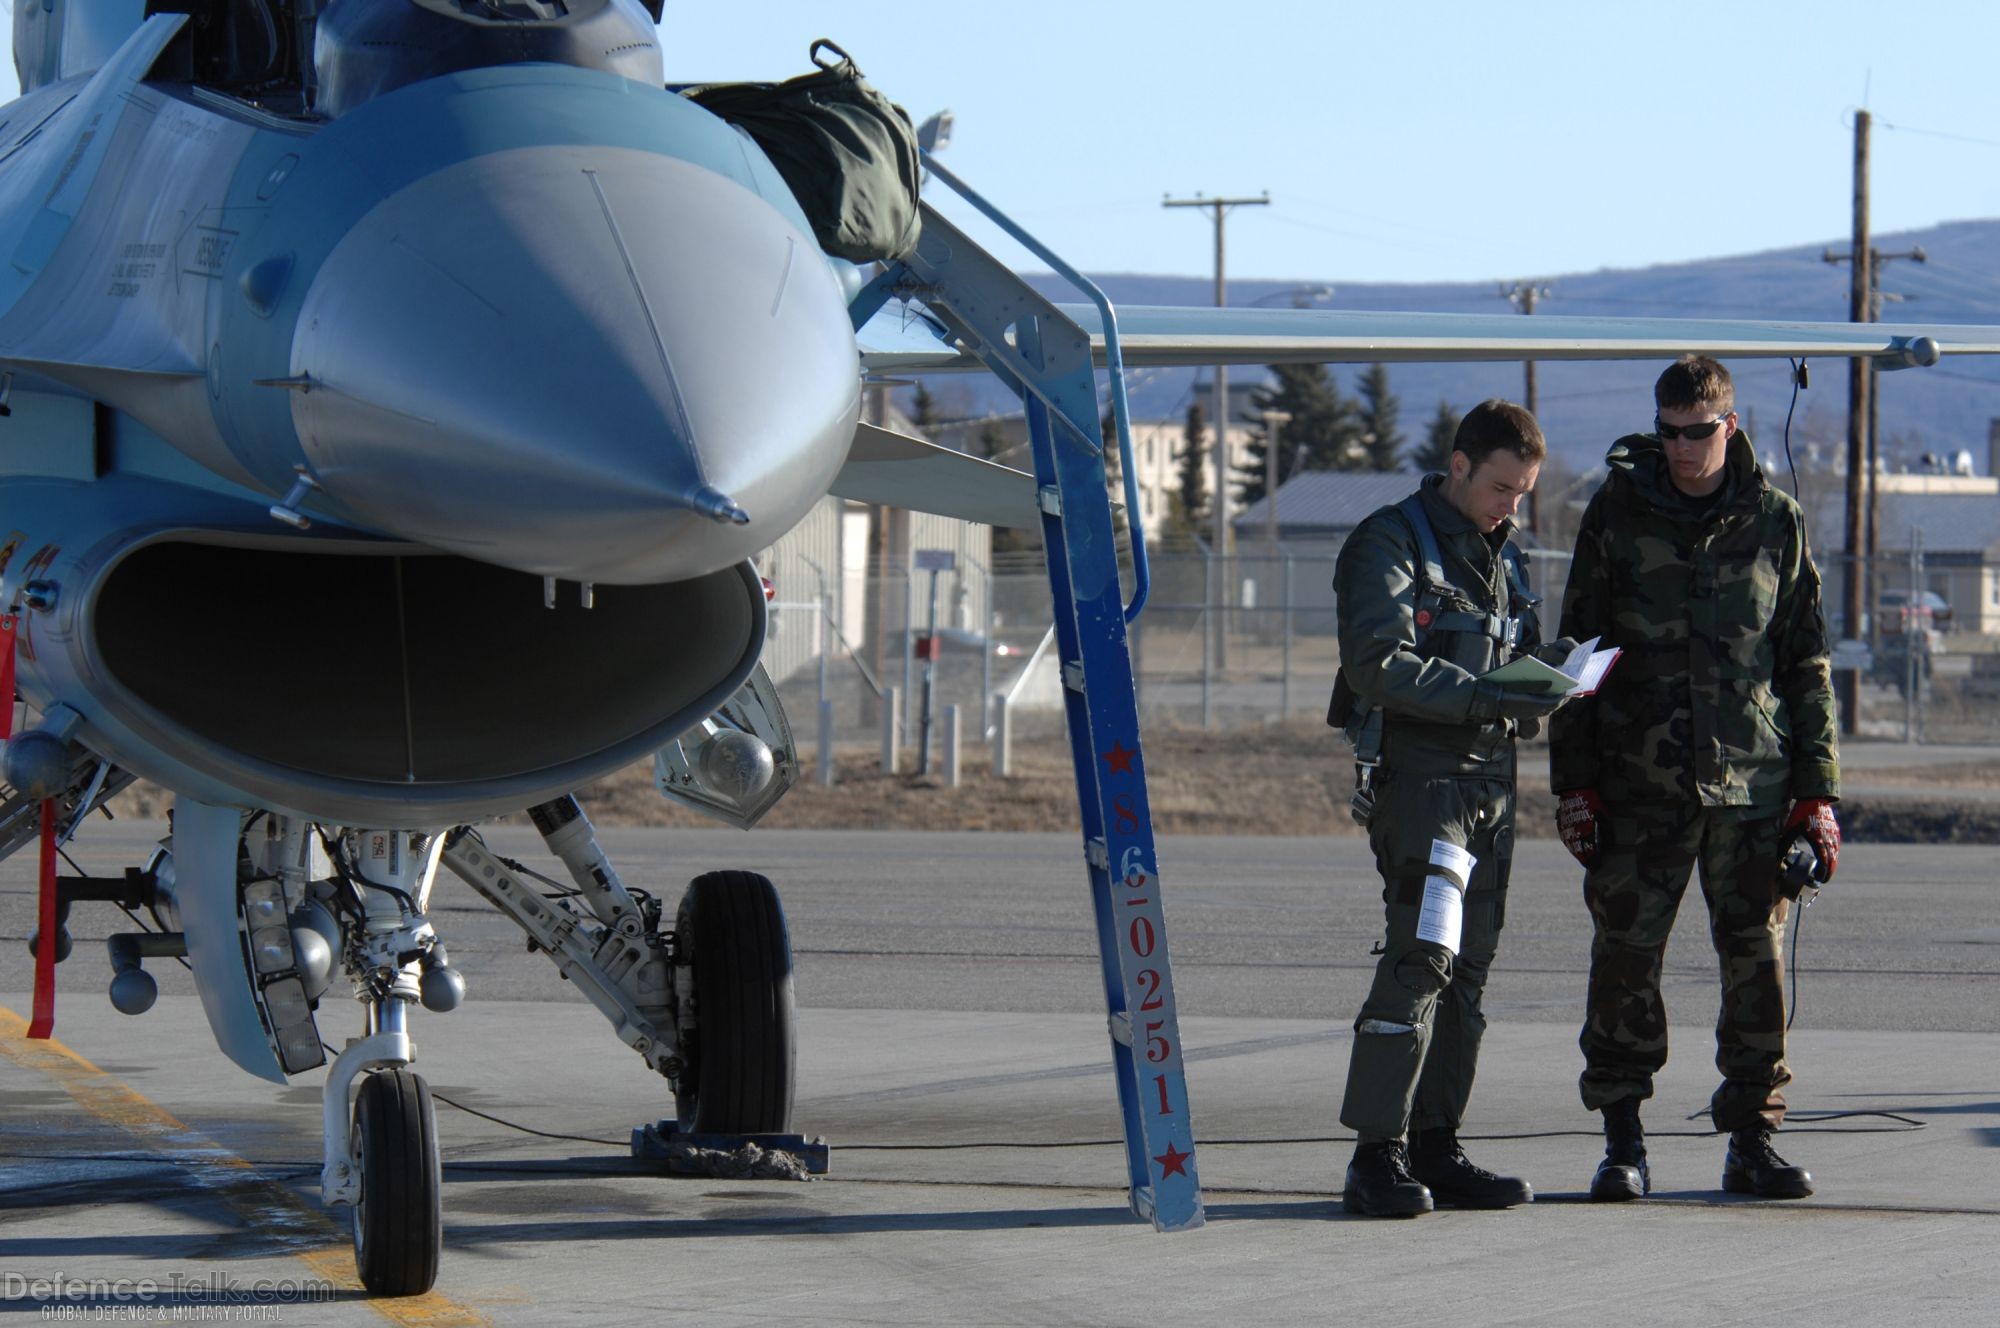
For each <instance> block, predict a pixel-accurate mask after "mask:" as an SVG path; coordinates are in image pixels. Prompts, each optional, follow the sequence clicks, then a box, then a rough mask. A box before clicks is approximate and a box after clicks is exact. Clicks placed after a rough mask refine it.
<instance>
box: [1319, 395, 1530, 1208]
mask: <svg viewBox="0 0 2000 1328" xmlns="http://www.w3.org/2000/svg"><path fill="white" fill-rule="evenodd" d="M1545 455H1546V445H1545V444H1544V442H1543V440H1542V431H1541V429H1540V428H1539V427H1538V426H1537V425H1536V424H1535V420H1534V417H1533V416H1532V415H1530V414H1528V412H1527V411H1525V410H1523V409H1521V407H1519V406H1515V405H1511V404H1509V403H1507V402H1504V401H1488V402H1485V403H1483V404H1482V405H1480V406H1477V407H1475V408H1474V409H1473V410H1472V411H1470V412H1469V413H1468V414H1467V415H1466V417H1465V419H1464V421H1463V422H1462V423H1461V425H1460V426H1459V431H1458V435H1457V438H1456V440H1455V442H1454V450H1453V453H1452V456H1451V465H1450V471H1449V473H1447V474H1444V475H1431V476H1428V477H1426V478H1425V480H1424V482H1423V483H1422V484H1421V485H1420V486H1419V487H1418V490H1417V492H1416V493H1415V494H1413V495H1412V496H1411V497H1410V498H1408V499H1405V500H1404V501H1403V502H1402V503H1400V504H1397V505H1395V506H1391V507H1385V508H1383V509H1381V510H1380V511H1378V512H1376V513H1374V514H1373V515H1372V516H1370V517H1369V518H1368V519H1367V520H1366V521H1363V522H1362V523H1361V525H1360V526H1359V527H1357V528H1356V530H1355V532H1354V533H1353V535H1351V536H1350V537H1349V538H1348V539H1347V541H1346V543H1345V544H1344V545H1343V546H1342V547H1341V551H1340V560H1339V563H1338V565H1337V567H1336V570H1335V573H1334V585H1335V588H1336V591H1337V592H1338V613H1339V622H1340V655H1341V685H1340V686H1339V687H1337V688H1336V689H1335V695H1334V707H1333V709H1334V712H1335V713H1333V714H1331V715H1330V716H1329V717H1330V718H1331V719H1332V720H1333V722H1335V723H1336V724H1339V725H1341V726H1343V727H1346V728H1348V729H1349V732H1350V735H1351V736H1353V737H1355V739H1356V755H1357V759H1358V760H1360V761H1362V762H1365V763H1368V764H1365V765H1364V766H1363V767H1362V768H1363V769H1365V770H1366V771H1367V772H1368V781H1367V782H1366V783H1364V784H1362V786H1361V788H1360V790H1359V792H1360V796H1361V802H1360V803H1359V804H1358V806H1361V807H1364V808H1365V807H1366V805H1367V801H1368V799H1369V797H1371V796H1372V799H1373V805H1372V814H1370V816H1369V821H1368V824H1369V841H1370V843H1371V845H1372V846H1373V848H1374V850H1375V862H1376V866H1377V868H1378V869H1379V870H1380V872H1381V875H1382V882H1383V889H1382V901H1383V905H1384V910H1385V915H1386V921H1387V927H1386V932H1385V936H1384V940H1383V943H1382V946H1381V947H1380V950H1379V953H1380V955H1381V958H1380V960H1379V962H1378V964H1377V967H1376V970H1375V979H1374V983H1373V985H1372V986H1371V988H1370V989H1369V993H1368V998H1367V1001H1366V1002H1365V1003H1364V1004H1363V1005H1362V1007H1361V1014H1360V1016H1359V1017H1358V1018H1357V1019H1356V1020H1355V1036H1354V1050H1353V1057H1352V1060H1351V1062H1350V1064H1349V1066H1348V1075H1347V1092H1346V1096H1345V1098H1344V1099H1343V1101H1342V1103H1341V1110H1340V1119H1341V1121H1342V1123H1344V1124H1345V1125H1347V1126H1348V1127H1349V1128H1351V1129H1353V1130H1354V1131H1355V1133H1356V1134H1357V1135H1358V1136H1359V1142H1358V1146H1357V1147H1356V1148H1355V1152H1354V1160H1353V1163H1352V1164H1351V1165H1350V1166H1349V1167H1348V1169H1347V1179H1346V1184H1345V1187H1344V1190H1343V1203H1344V1206H1345V1207H1346V1208H1347V1210H1348V1211H1349V1212H1357V1213H1365V1214H1368V1215H1370V1216H1377V1217H1388V1216H1405V1217H1406V1216H1414V1215H1415V1214H1417V1213H1422V1212H1428V1211H1429V1210H1430V1209H1431V1208H1432V1206H1433V1204H1434V1203H1438V1204H1452V1205H1455V1206H1458V1207H1467V1208H1506V1207H1511V1206H1513V1205H1515V1204H1520V1203H1526V1202H1528V1201H1529V1200H1531V1199H1532V1198H1533V1194H1534V1192H1533V1190H1532V1189H1531V1188H1530V1187H1529V1186H1528V1184H1527V1183H1526V1182H1525V1181H1521V1180H1518V1179H1515V1178H1512V1177H1506V1176H1496V1175H1494V1174H1493V1173H1491V1172H1489V1171H1486V1170H1485V1169H1483V1168H1481V1167H1477V1166H1474V1165H1473V1164H1472V1162H1471V1161H1470V1160H1468V1159H1467V1158H1466V1156H1465V1153H1464V1150H1463V1149H1461V1148H1460V1147H1459V1144H1458V1134H1457V1131H1458V1127H1459V1123H1460V1120H1461V1118H1462V1116H1463V1115H1464V1111H1465V1105H1466V1101H1467V1098H1468V1097H1469V1096H1470V1094H1471V1092H1472V1079H1473V1072H1474V1070H1475V1068H1476V1066H1477V1062H1478V1057H1479V1041H1480V1035H1481V1033H1482V1032H1483V1031H1484V1030H1485V1027H1486V1019H1485V1016H1484V1014H1483V1013H1482V1012H1481V1008H1480V997H1481V993H1482V991H1483V989H1484V987H1485V984H1486V974H1487V970H1488V968H1489V967H1490V966H1491V964H1492V962H1493V956H1494V953H1495V951H1496V950H1497V949H1498V946H1499V941H1500V926H1501V922H1502V919H1503V916H1504V911H1505V902H1506V890H1507V874H1508V864H1509V861H1510V860H1511V858H1512V856H1513V843H1514V740H1515V737H1516V734H1517V733H1518V732H1519V731H1520V729H1521V728H1522V726H1524V725H1533V724H1535V723H1537V722H1538V720H1539V718H1540V717H1541V716H1543V715H1546V714H1547V713H1549V712H1550V711H1551V710H1553V709H1554V708H1555V707H1556V705H1557V704H1558V701H1557V699H1556V698H1554V697H1552V696H1550V695H1548V694H1547V693H1546V692H1531V691H1523V690H1512V689H1508V688H1504V687H1502V686H1501V685H1499V684H1498V683H1495V682H1491V681H1487V680H1484V679H1482V677H1481V675H1482V674H1485V673H1487V672H1489V671H1491V670H1492V669H1494V668H1496V667H1498V666H1500V665H1502V664H1505V663H1507V662H1508V661H1509V660H1511V659H1512V658H1513V657H1514V656H1515V655H1516V654H1519V653H1522V652H1526V651H1530V650H1533V649H1534V648H1535V646H1536V645H1537V644H1538V643H1539V641H1540V635H1541V629H1540V627H1539V625H1538V624H1537V621H1536V618H1535V615H1534V611H1533V605H1534V602H1535V601H1534V600H1533V599H1532V597H1531V596H1530V595H1529V594H1528V588H1527V583H1526V578H1525V574H1524V573H1523V572H1522V571H1521V568H1520V560H1519V556H1518V551H1517V550H1515V549H1513V548H1512V546H1511V544H1510V543H1509V540H1510V537H1511V536H1512V533H1513V524H1512V520H1511V518H1512V516H1513V513H1514V511H1515V509H1516V507H1517V506H1518V505H1519V503H1520V501H1521V498H1522V497H1523V496H1524V495H1525V494H1527V493H1528V491H1529V490H1531V489H1533V488H1534V484H1535V478H1536V475H1537V474H1538V473H1539V471H1540V468H1541V462H1542V459H1543V457H1544V456H1545ZM1378 761H1379V765H1377V764H1374V763H1375V762H1378ZM1406 1134H1410V1135H1411V1138H1410V1141H1409V1144H1408V1145H1406V1144H1405V1135H1406Z"/></svg>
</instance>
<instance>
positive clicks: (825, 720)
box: [814, 696, 833, 788]
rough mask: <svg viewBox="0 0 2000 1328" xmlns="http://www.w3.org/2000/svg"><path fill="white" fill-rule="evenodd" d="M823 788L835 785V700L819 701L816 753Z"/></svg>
mask: <svg viewBox="0 0 2000 1328" xmlns="http://www.w3.org/2000/svg"><path fill="white" fill-rule="evenodd" d="M814 755H815V758H816V763H817V765H818V767H819V768H818V772H817V773H818V778H819V785H820V787H821V788H832V787H833V702H831V701H829V700H827V699H826V698H825V697H824V696H822V697H821V698H820V701H819V751H818V752H816V753H815V754H814Z"/></svg>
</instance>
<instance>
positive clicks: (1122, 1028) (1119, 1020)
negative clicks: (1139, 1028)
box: [1109, 1010, 1132, 1047]
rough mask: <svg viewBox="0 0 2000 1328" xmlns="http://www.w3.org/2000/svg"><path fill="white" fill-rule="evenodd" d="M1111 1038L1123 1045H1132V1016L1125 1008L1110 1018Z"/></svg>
mask: <svg viewBox="0 0 2000 1328" xmlns="http://www.w3.org/2000/svg"><path fill="white" fill-rule="evenodd" d="M1109 1023H1110V1025H1111V1040H1112V1041H1113V1042H1116V1043H1117V1044H1118V1045H1119V1046H1121V1047H1129V1046H1131V1045H1132V1016H1131V1015H1130V1014H1127V1013H1126V1012H1125V1011H1123V1010H1119V1011H1118V1012H1116V1013H1115V1014H1113V1015H1112V1016H1111V1018H1110V1020H1109Z"/></svg>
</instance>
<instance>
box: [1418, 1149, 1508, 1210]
mask: <svg viewBox="0 0 2000 1328" xmlns="http://www.w3.org/2000/svg"><path fill="white" fill-rule="evenodd" d="M1410 1173H1411V1174H1412V1175H1414V1176H1415V1177H1416V1178H1417V1179H1418V1180H1420V1181H1422V1182H1423V1183H1424V1185H1425V1186H1426V1187H1427V1188H1428V1189H1429V1190H1430V1192H1431V1198H1432V1199H1433V1200H1435V1201H1436V1202H1438V1203H1441V1204H1444V1205H1445V1206H1447V1207H1450V1208H1512V1207H1514V1206H1516V1205H1517V1204H1524V1203H1533V1202H1534V1201H1535V1191H1534V1187H1533V1186H1531V1185H1529V1184H1528V1182H1526V1181H1524V1180H1521V1179H1520V1178H1518V1177H1515V1176H1496V1175H1494V1174H1493V1173H1492V1172H1490V1171H1488V1170H1487V1169H1486V1168H1484V1167H1479V1166H1474V1165H1473V1164H1472V1160H1471V1159H1470V1158H1468V1157H1466V1155H1465V1150H1464V1149H1463V1148H1461V1147H1459V1146H1458V1133H1457V1132H1456V1131H1454V1130H1449V1129H1444V1130H1423V1131H1420V1132H1419V1133H1418V1134H1417V1137H1416V1140H1415V1142H1414V1144H1413V1145H1412V1147H1411V1148H1410Z"/></svg>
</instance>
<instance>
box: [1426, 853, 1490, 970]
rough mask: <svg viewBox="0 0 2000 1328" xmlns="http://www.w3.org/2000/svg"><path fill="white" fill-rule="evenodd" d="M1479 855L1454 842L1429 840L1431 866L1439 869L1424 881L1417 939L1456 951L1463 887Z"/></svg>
mask: <svg viewBox="0 0 2000 1328" xmlns="http://www.w3.org/2000/svg"><path fill="white" fill-rule="evenodd" d="M1477 861H1479V859H1477V858H1475V857H1473V856H1472V855H1471V854H1470V853H1467V852H1466V851H1465V850H1464V849H1463V848H1461V847H1459V846H1458V845H1457V844H1450V843H1446V842H1445V841H1444V840H1442V839H1433V840H1432V841H1431V866H1433V867H1436V868H1437V869H1438V872H1439V874H1434V875H1432V876H1430V877H1428V878H1427V879H1426V880H1425V881H1424V906H1423V909H1422V911H1420V912H1419V913H1418V914H1417V939H1418V940H1420V941H1429V942H1430V943H1431V944H1432V945H1442V946H1443V947H1444V948H1445V949H1447V950H1449V951H1450V952H1451V953H1452V954H1454V955H1455V954H1457V953H1458V942H1459V938H1460V937H1461V935H1462V934H1463V932H1464V925H1465V887H1466V886H1467V884H1469V883H1470V882H1471V880H1472V867H1473V864H1474V863H1476V862H1477Z"/></svg>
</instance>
